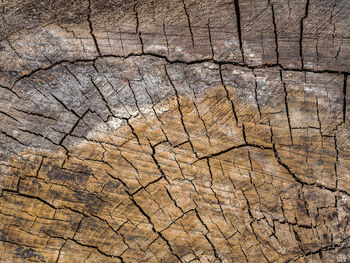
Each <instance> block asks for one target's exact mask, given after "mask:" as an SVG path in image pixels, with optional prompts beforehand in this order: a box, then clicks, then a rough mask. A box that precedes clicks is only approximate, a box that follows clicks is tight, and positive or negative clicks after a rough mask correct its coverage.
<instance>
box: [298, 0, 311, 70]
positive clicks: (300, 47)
mask: <svg viewBox="0 0 350 263" xmlns="http://www.w3.org/2000/svg"><path fill="white" fill-rule="evenodd" d="M309 5H310V0H306V4H305V14H304V16H303V17H302V18H301V20H300V38H299V54H300V59H301V69H304V57H303V36H304V20H305V19H306V18H307V16H308V14H309Z"/></svg>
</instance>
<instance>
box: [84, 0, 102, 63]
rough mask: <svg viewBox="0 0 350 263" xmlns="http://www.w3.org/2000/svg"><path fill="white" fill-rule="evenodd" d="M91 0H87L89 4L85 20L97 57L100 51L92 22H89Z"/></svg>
mask: <svg viewBox="0 0 350 263" xmlns="http://www.w3.org/2000/svg"><path fill="white" fill-rule="evenodd" d="M91 12H92V11H91V0H89V5H88V13H87V21H88V23H89V29H90V35H91V37H92V39H93V41H94V43H95V48H96V51H97V54H98V56H99V57H102V55H101V51H100V48H99V46H98V43H97V39H96V36H95V34H94V29H93V27H92V22H91Z"/></svg>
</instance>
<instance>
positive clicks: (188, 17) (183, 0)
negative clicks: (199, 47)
mask: <svg viewBox="0 0 350 263" xmlns="http://www.w3.org/2000/svg"><path fill="white" fill-rule="evenodd" d="M182 4H183V6H184V10H185V14H186V17H187V23H188V29H189V31H190V34H191V40H192V47H193V48H194V38H193V32H192V27H191V19H190V16H189V14H188V12H187V7H186V3H185V0H182Z"/></svg>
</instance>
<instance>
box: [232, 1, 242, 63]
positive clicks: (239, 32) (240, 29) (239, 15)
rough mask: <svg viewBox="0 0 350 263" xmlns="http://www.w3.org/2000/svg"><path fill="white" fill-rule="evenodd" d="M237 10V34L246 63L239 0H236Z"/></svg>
mask: <svg viewBox="0 0 350 263" xmlns="http://www.w3.org/2000/svg"><path fill="white" fill-rule="evenodd" d="M234 4H235V12H236V23H237V34H238V40H239V49H240V50H241V54H242V61H243V63H244V50H243V41H242V27H241V11H240V8H239V0H234Z"/></svg>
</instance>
